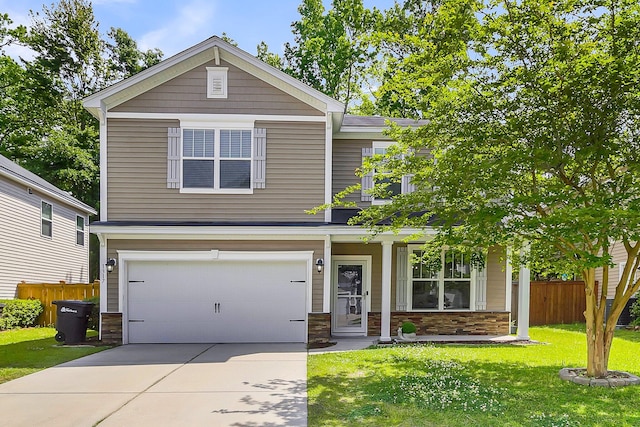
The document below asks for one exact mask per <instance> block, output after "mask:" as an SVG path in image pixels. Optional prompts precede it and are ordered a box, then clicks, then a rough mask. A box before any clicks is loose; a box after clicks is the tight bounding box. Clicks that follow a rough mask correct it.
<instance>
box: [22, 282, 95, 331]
mask: <svg viewBox="0 0 640 427" xmlns="http://www.w3.org/2000/svg"><path fill="white" fill-rule="evenodd" d="M98 296H100V281H99V280H96V281H95V282H93V283H66V282H64V281H61V282H59V283H25V282H22V283H19V284H18V298H19V299H37V300H40V301H41V302H42V305H43V306H44V312H43V313H42V314H41V315H40V316H39V317H38V322H37V324H38V325H39V326H49V325H55V324H56V314H57V310H58V307H57V306H56V305H54V304H52V302H53V301H58V300H80V301H82V300H85V299H88V298H93V297H98Z"/></svg>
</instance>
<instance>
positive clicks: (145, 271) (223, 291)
mask: <svg viewBox="0 0 640 427" xmlns="http://www.w3.org/2000/svg"><path fill="white" fill-rule="evenodd" d="M128 267H129V268H128V271H129V281H130V283H129V285H128V295H127V302H128V317H129V320H130V322H129V341H130V342H132V343H133V342H140V343H142V342H304V341H305V339H306V321H305V320H306V312H307V308H306V292H307V286H308V284H307V283H306V280H305V279H306V276H307V265H306V262H300V261H276V262H273V261H270V262H251V263H247V262H240V261H212V262H195V261H194V262H182V261H181V262H146V261H145V262H131V263H130V264H129V265H128ZM292 320H293V321H292ZM299 320H303V321H302V322H300V321H299Z"/></svg>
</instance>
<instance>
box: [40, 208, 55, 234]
mask: <svg viewBox="0 0 640 427" xmlns="http://www.w3.org/2000/svg"><path fill="white" fill-rule="evenodd" d="M40 219H41V225H40V234H41V235H42V236H44V237H53V205H52V204H51V203H47V202H45V201H43V202H42V205H41V207H40Z"/></svg>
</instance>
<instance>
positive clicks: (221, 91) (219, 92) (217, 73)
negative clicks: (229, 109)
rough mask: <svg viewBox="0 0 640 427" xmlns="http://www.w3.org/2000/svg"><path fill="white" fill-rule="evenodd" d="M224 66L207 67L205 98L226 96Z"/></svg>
mask: <svg viewBox="0 0 640 427" xmlns="http://www.w3.org/2000/svg"><path fill="white" fill-rule="evenodd" d="M227 71H228V68H226V67H207V98H226V97H227Z"/></svg>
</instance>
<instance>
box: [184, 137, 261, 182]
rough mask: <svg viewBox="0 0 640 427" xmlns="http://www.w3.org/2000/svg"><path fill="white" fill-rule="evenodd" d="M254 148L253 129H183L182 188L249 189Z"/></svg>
mask: <svg viewBox="0 0 640 427" xmlns="http://www.w3.org/2000/svg"><path fill="white" fill-rule="evenodd" d="M251 149H252V131H251V130H250V129H183V130H182V188H183V189H200V190H209V191H220V192H238V191H242V190H250V189H251V159H252V152H251Z"/></svg>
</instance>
